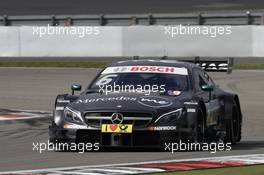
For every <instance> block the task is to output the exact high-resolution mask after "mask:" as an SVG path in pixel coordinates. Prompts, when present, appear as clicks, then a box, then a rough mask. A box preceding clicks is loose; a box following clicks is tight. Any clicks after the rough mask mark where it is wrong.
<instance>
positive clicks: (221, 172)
mask: <svg viewBox="0 0 264 175" xmlns="http://www.w3.org/2000/svg"><path fill="white" fill-rule="evenodd" d="M151 175H264V165H254V166H243V167H233V168H218V169H207V170H193V171H181V172H170V173H156V174H151Z"/></svg>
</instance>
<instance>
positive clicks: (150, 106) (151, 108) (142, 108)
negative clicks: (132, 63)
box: [68, 92, 188, 113]
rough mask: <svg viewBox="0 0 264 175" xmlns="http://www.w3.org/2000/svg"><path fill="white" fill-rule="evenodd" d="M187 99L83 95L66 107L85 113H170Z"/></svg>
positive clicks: (139, 95)
mask: <svg viewBox="0 0 264 175" xmlns="http://www.w3.org/2000/svg"><path fill="white" fill-rule="evenodd" d="M187 98H188V93H187V92H183V93H181V95H179V96H167V95H160V94H158V93H152V94H149V95H145V94H143V93H110V94H107V95H105V94H101V93H88V94H86V93H83V94H81V95H80V97H79V98H78V99H77V100H75V101H74V102H72V103H70V104H69V105H68V107H70V108H72V109H74V110H78V111H80V112H85V111H119V112H122V111H126V112H151V113H156V112H159V111H170V110H175V109H177V108H181V107H183V102H184V101H186V99H187Z"/></svg>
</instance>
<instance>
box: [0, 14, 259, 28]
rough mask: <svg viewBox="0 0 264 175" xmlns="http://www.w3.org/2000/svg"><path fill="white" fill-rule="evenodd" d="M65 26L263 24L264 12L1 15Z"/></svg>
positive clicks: (5, 19)
mask: <svg viewBox="0 0 264 175" xmlns="http://www.w3.org/2000/svg"><path fill="white" fill-rule="evenodd" d="M48 24H49V25H51V26H56V25H62V26H71V25H75V26H81V25H84V26H129V25H179V24H182V25H263V24H264V12H250V11H247V12H244V13H243V12H239V13H237V12H228V13H225V12H222V13H198V14H194V13H185V14H141V15H103V14H102V15H43V16H7V15H4V16H2V18H0V25H2V26H21V25H29V26H32V25H34V26H35V25H37V26H39V25H48Z"/></svg>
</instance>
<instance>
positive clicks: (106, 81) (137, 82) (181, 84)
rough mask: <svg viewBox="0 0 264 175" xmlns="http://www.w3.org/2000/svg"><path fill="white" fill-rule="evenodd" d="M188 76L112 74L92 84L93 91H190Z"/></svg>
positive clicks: (102, 75)
mask: <svg viewBox="0 0 264 175" xmlns="http://www.w3.org/2000/svg"><path fill="white" fill-rule="evenodd" d="M187 77H188V76H187V75H178V74H165V73H112V74H101V75H100V76H99V77H98V78H97V79H96V80H95V81H94V83H93V84H92V86H91V89H99V88H102V87H104V88H105V87H109V88H110V87H111V88H113V87H120V86H122V87H123V88H131V87H132V86H133V87H134V88H142V87H144V88H147V89H149V88H153V87H156V88H158V89H159V90H161V89H165V90H166V91H168V90H178V91H187V90H188V78H187Z"/></svg>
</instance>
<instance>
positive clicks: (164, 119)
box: [155, 108, 182, 125]
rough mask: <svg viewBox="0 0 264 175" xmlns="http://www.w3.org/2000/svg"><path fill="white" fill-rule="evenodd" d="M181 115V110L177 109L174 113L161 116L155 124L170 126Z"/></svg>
mask: <svg viewBox="0 0 264 175" xmlns="http://www.w3.org/2000/svg"><path fill="white" fill-rule="evenodd" d="M181 115H182V108H179V109H177V110H175V111H171V112H168V113H165V114H162V115H161V116H160V117H159V118H158V119H157V120H156V121H155V123H156V124H160V125H162V124H170V123H173V122H175V121H177V120H178V119H179V118H180V117H181Z"/></svg>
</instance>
